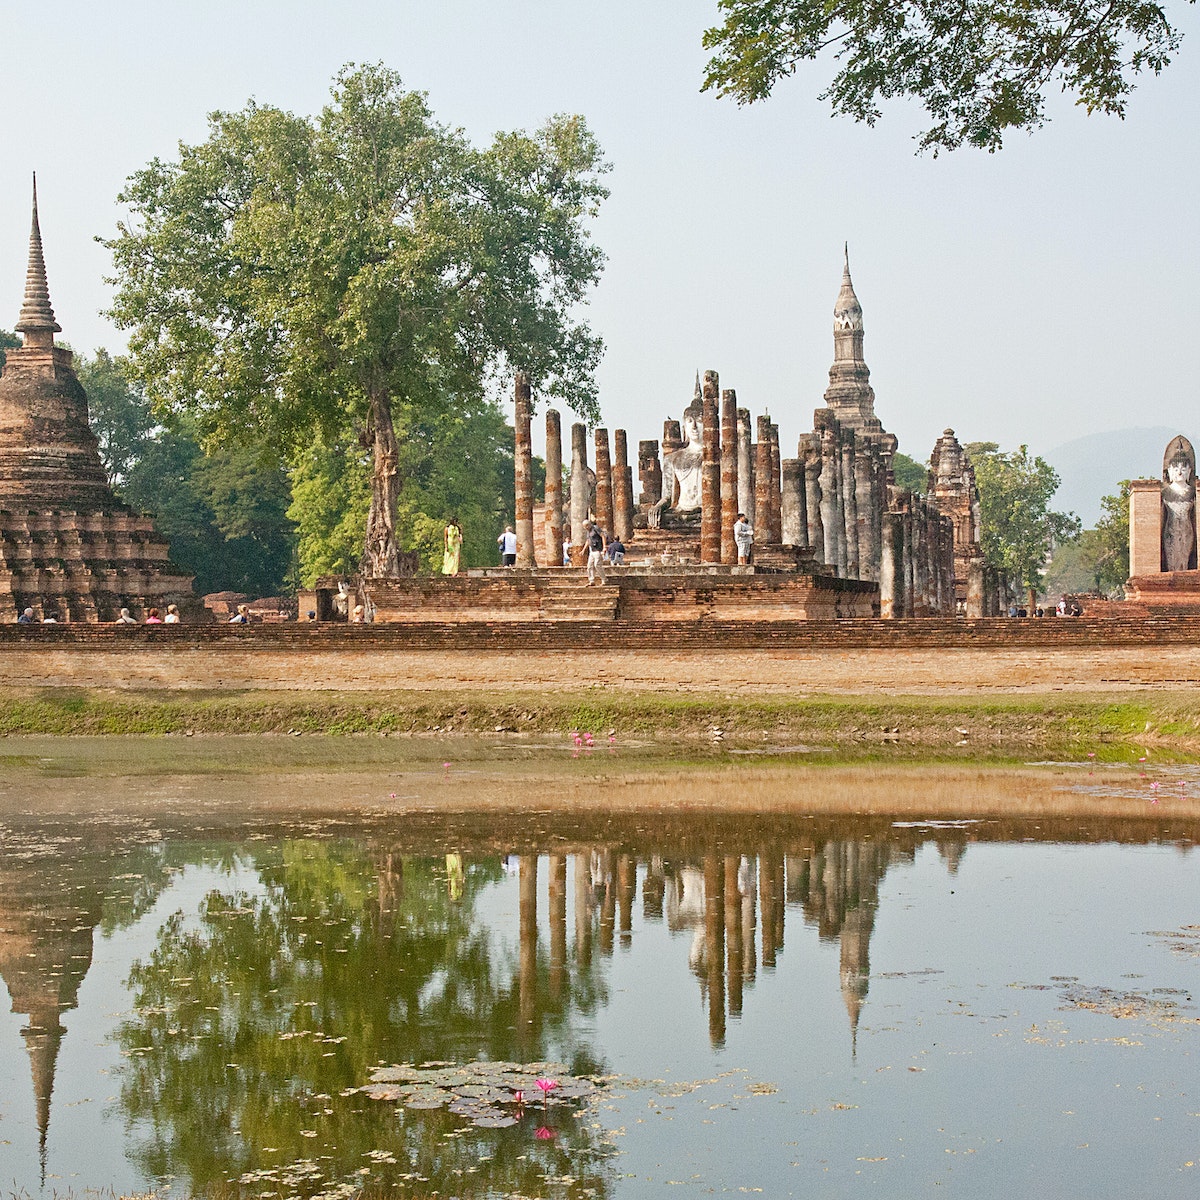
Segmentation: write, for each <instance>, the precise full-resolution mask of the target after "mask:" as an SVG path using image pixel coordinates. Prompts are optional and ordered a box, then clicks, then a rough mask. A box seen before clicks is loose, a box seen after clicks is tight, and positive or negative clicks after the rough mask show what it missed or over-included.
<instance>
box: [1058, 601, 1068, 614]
mask: <svg viewBox="0 0 1200 1200" xmlns="http://www.w3.org/2000/svg"><path fill="white" fill-rule="evenodd" d="M1057 607H1058V615H1059V616H1060V617H1065V616H1066V615H1067V598H1066V596H1059V598H1058V606H1057Z"/></svg>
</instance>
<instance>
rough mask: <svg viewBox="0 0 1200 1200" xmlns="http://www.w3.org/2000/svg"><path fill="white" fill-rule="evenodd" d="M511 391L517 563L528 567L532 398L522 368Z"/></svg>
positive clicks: (531, 556)
mask: <svg viewBox="0 0 1200 1200" xmlns="http://www.w3.org/2000/svg"><path fill="white" fill-rule="evenodd" d="M514 392H515V409H516V412H515V417H514V420H513V427H514V429H515V431H516V445H515V447H514V455H513V457H514V463H515V466H514V472H515V475H516V478H515V480H514V483H515V491H516V510H517V511H516V533H517V566H518V567H532V566H534V565H536V560H535V558H534V552H533V443H532V441H531V440H530V422H531V419H532V415H533V399H532V397H531V395H530V390H529V376H528V375H526V374H525V372H524V371H518V372H517V378H516V385H515V388H514Z"/></svg>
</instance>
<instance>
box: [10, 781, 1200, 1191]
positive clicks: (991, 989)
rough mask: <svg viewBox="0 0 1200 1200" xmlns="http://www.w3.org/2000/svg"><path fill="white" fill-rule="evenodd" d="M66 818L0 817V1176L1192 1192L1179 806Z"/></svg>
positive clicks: (149, 1183)
mask: <svg viewBox="0 0 1200 1200" xmlns="http://www.w3.org/2000/svg"><path fill="white" fill-rule="evenodd" d="M64 786H65V785H64ZM71 786H74V787H76V788H79V789H81V790H80V795H81V796H82V795H83V794H84V792H85V791H86V789H87V787H88V782H87V781H86V780H76V781H74V782H73V783H72V784H71ZM201 790H202V785H201ZM68 799H69V798H68ZM548 799H549V797H548ZM71 808H72V805H71V804H70V803H69V802H64V803H62V804H60V805H58V806H57V815H45V814H43V815H41V816H21V815H19V814H17V813H16V812H12V813H7V814H6V815H4V816H3V818H0V839H2V840H0V977H2V979H3V985H4V988H5V989H6V991H7V997H0V998H3V999H7V1001H9V1002H8V1003H4V1004H3V1005H0V1007H2V1009H3V1013H2V1014H0V1188H2V1189H3V1190H4V1191H7V1192H15V1193H17V1194H21V1193H28V1194H30V1195H44V1196H51V1195H53V1194H58V1195H64V1194H67V1193H75V1194H77V1195H78V1194H80V1193H82V1192H84V1191H86V1190H87V1189H93V1188H94V1189H110V1188H111V1189H114V1190H115V1191H116V1192H118V1193H123V1194H128V1193H130V1192H133V1191H143V1190H148V1189H154V1190H157V1191H158V1192H160V1193H161V1194H166V1195H172V1196H188V1195H193V1194H211V1193H219V1194H222V1195H242V1196H247V1197H251V1196H253V1197H273V1196H278V1197H293V1196H301V1197H303V1196H312V1195H345V1196H351V1195H356V1194H359V1193H361V1192H363V1191H366V1192H367V1193H369V1194H379V1195H383V1194H387V1195H398V1196H413V1197H425V1196H433V1195H437V1196H442V1197H451V1196H456V1197H468V1196H469V1197H500V1196H523V1197H535V1196H536V1197H593V1196H594V1197H612V1198H613V1200H630V1198H635V1197H638V1198H640V1197H655V1196H673V1197H677V1196H680V1195H688V1194H693V1195H712V1194H732V1195H745V1194H760V1195H765V1196H793V1195H794V1196H820V1197H840V1196H859V1195H864V1194H870V1195H876V1196H886V1197H892V1196H894V1197H901V1196H904V1197H907V1196H913V1195H920V1194H938V1195H946V1196H955V1197H985V1196H986V1197H992V1196H996V1195H1000V1194H1008V1195H1035V1194H1036V1195H1041V1196H1054V1197H1089V1198H1095V1197H1109V1196H1111V1197H1126V1196H1134V1195H1142V1196H1151V1195H1152V1196H1192V1195H1195V1194H1196V1190H1197V1188H1198V1186H1200V1165H1198V1164H1200V1061H1198V1058H1197V1050H1198V1049H1200V1006H1198V1005H1197V1003H1196V996H1197V992H1196V989H1197V988H1198V987H1200V978H1198V969H1200V903H1198V901H1200V887H1198V886H1197V861H1198V860H1197V851H1196V850H1195V848H1194V844H1195V841H1196V835H1197V833H1200V829H1197V828H1195V827H1193V826H1191V825H1188V824H1187V823H1184V824H1182V825H1179V824H1177V825H1169V824H1164V823H1162V822H1158V823H1155V822H1150V823H1145V822H1138V821H1132V820H1108V821H1105V820H1094V821H1089V822H1081V821H1078V820H1066V821H1058V822H1056V821H1053V820H1047V819H1044V818H1042V819H1038V820H1036V821H1035V820H1034V819H1026V818H1014V819H1009V820H997V819H991V818H981V819H973V820H966V821H932V822H923V821H921V820H920V819H912V818H911V817H909V816H906V817H905V818H904V819H887V818H881V817H871V818H855V817H849V816H839V817H823V816H819V815H808V816H799V815H795V816H789V815H786V814H775V815H773V816H771V817H770V819H759V818H756V817H755V816H754V815H753V814H734V815H725V816H719V815H714V814H712V813H708V814H701V813H697V814H695V815H694V816H689V815H687V814H682V815H681V814H676V815H673V816H659V817H654V816H647V815H646V814H628V815H620V814H617V815H608V816H600V815H595V814H592V815H590V816H587V817H586V818H585V817H582V816H578V815H577V816H576V817H574V818H573V817H572V816H571V815H570V814H569V813H564V814H563V815H562V816H556V815H553V814H552V813H551V812H549V811H543V812H542V813H541V814H540V815H539V817H538V819H537V821H536V822H535V823H531V822H530V821H529V820H528V819H523V818H521V817H520V816H519V815H514V814H504V813H488V812H479V813H472V814H468V815H455V814H453V813H444V812H439V813H425V814H423V815H422V816H421V817H420V819H414V818H413V817H411V816H405V815H403V814H388V813H386V812H374V813H361V814H358V815H353V814H350V815H346V814H343V815H341V816H339V817H337V818H336V819H335V818H330V817H328V816H321V815H317V814H314V813H312V812H309V811H300V810H298V809H297V810H296V811H294V812H291V813H289V812H286V811H282V812H281V811H278V810H277V809H276V810H273V811H272V812H271V813H270V814H257V815H255V814H252V813H247V814H245V815H243V816H241V817H239V816H236V815H229V814H226V816H225V817H223V818H222V819H220V820H213V819H211V818H209V819H206V820H204V821H200V822H197V821H195V820H189V819H188V815H187V814H186V813H184V812H180V811H170V812H156V811H154V809H153V806H150V807H148V808H147V807H145V806H143V807H142V808H140V809H136V810H134V809H131V810H130V811H127V812H124V813H113V812H105V811H94V812H92V814H91V815H90V816H89V817H88V818H87V819H86V820H80V819H79V818H77V817H74V816H71V815H69V813H70V810H71ZM10 1010H11V1011H10ZM404 1064H407V1065H409V1066H410V1067H413V1068H420V1067H424V1068H425V1070H424V1072H423V1073H422V1072H421V1071H419V1070H404V1069H402V1070H399V1071H391V1072H388V1071H385V1072H384V1074H383V1075H382V1076H376V1082H375V1083H374V1084H372V1077H373V1075H374V1074H375V1073H376V1072H378V1071H379V1070H380V1069H381V1068H389V1067H395V1066H403V1065H404ZM538 1078H540V1079H542V1080H543V1081H553V1082H554V1083H555V1084H557V1087H553V1088H551V1090H550V1092H549V1093H548V1095H546V1096H545V1098H543V1093H542V1092H541V1091H540V1090H538V1088H537V1085H536V1083H534V1081H535V1080H536V1079H538ZM506 1079H507V1080H508V1084H507V1086H504V1081H505V1080H506ZM514 1081H516V1083H514ZM522 1081H524V1083H523V1086H522V1087H520V1088H519V1089H518V1088H517V1084H520V1083H521V1082H522ZM531 1085H532V1086H531ZM363 1089H367V1090H363ZM515 1090H522V1091H524V1092H525V1093H526V1094H525V1095H524V1097H523V1102H522V1103H520V1104H518V1103H516V1101H515ZM497 1113H499V1116H497ZM489 1114H490V1115H489ZM935 1189H936V1192H935Z"/></svg>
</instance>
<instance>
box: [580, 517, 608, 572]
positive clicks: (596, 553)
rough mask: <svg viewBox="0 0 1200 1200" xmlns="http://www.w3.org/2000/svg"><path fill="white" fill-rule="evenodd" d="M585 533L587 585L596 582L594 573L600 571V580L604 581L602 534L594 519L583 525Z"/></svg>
mask: <svg viewBox="0 0 1200 1200" xmlns="http://www.w3.org/2000/svg"><path fill="white" fill-rule="evenodd" d="M584 529H585V531H586V535H587V548H588V557H587V577H588V587H591V586H592V584H594V583H595V582H596V573H597V572H599V573H600V582H601V583H603V582H604V534H602V533H601V532H600V530H599V529H598V528H597V526H596V523H595V522H594V521H589V522H588V523H587V525H585V526H584Z"/></svg>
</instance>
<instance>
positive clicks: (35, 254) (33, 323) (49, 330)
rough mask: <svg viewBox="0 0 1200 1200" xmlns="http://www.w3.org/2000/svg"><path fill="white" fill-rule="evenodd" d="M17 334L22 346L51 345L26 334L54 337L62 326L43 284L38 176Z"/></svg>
mask: <svg viewBox="0 0 1200 1200" xmlns="http://www.w3.org/2000/svg"><path fill="white" fill-rule="evenodd" d="M16 329H17V332H18V333H23V334H25V335H26V337H25V344H26V345H27V346H28V345H31V344H33V342H34V341H37V342H42V343H46V342H49V343H50V344H53V338H52V336H51V337H45V336H43V337H42V338H36V337H35V338H30V337H29V336H28V335H29V334H34V335H36V334H39V333H40V334H43V335H53V334H56V333H59V332H61V330H62V326H61V325H59V323H58V322H57V321H56V320H55V319H54V309H53V308H51V307H50V285H49V284H48V283H47V282H46V260H45V259H44V258H43V257H42V231H41V228H40V227H39V225H38V206H37V175H36V174H35V175H34V177H33V222H32V226H31V228H30V231H29V269H28V270H27V271H26V273H25V302H24V304H22V305H21V316H20V319H19V320H18V321H17V324H16Z"/></svg>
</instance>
